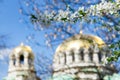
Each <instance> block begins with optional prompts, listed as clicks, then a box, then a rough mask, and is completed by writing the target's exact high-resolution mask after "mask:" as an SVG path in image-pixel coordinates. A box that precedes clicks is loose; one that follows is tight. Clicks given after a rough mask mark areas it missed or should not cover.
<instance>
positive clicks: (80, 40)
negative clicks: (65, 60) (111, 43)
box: [56, 34, 105, 53]
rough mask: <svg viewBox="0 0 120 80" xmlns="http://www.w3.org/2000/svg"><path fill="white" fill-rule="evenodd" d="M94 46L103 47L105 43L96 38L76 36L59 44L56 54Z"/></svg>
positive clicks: (84, 35) (83, 35)
mask: <svg viewBox="0 0 120 80" xmlns="http://www.w3.org/2000/svg"><path fill="white" fill-rule="evenodd" d="M96 44H97V46H98V47H102V46H104V45H105V42H104V41H103V40H102V39H101V38H100V37H98V36H94V35H87V34H77V35H75V36H73V37H70V38H68V39H66V40H65V41H64V42H63V43H62V44H60V45H59V46H58V48H57V49H56V53H57V52H62V51H67V50H72V49H80V48H89V47H90V46H91V45H96Z"/></svg>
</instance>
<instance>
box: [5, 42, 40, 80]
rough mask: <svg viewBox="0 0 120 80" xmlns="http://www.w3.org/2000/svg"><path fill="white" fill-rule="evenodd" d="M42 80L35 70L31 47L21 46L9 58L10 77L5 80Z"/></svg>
mask: <svg viewBox="0 0 120 80" xmlns="http://www.w3.org/2000/svg"><path fill="white" fill-rule="evenodd" d="M8 79H11V80H12V79H13V80H40V79H38V78H37V76H36V74H35V69H34V54H33V52H32V49H31V48H30V47H29V46H25V45H24V44H21V45H20V46H18V47H16V48H15V49H13V51H12V53H11V54H10V56H9V69H8V76H7V77H6V79H5V80H8Z"/></svg>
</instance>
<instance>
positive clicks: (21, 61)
mask: <svg viewBox="0 0 120 80" xmlns="http://www.w3.org/2000/svg"><path fill="white" fill-rule="evenodd" d="M20 64H24V56H23V55H20Z"/></svg>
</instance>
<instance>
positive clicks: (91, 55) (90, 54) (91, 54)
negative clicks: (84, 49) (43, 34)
mask: <svg viewBox="0 0 120 80" xmlns="http://www.w3.org/2000/svg"><path fill="white" fill-rule="evenodd" d="M89 56H90V60H91V61H93V53H92V52H90V53H89Z"/></svg>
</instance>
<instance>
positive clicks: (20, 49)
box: [10, 43, 34, 57]
mask: <svg viewBox="0 0 120 80" xmlns="http://www.w3.org/2000/svg"><path fill="white" fill-rule="evenodd" d="M22 52H27V53H29V54H30V55H31V56H32V57H34V55H33V52H32V49H31V47H30V46H27V45H24V44H23V43H21V44H20V45H19V46H18V47H16V48H14V49H13V51H12V53H11V55H10V56H12V55H14V54H15V55H20V54H21V53H22Z"/></svg>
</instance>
